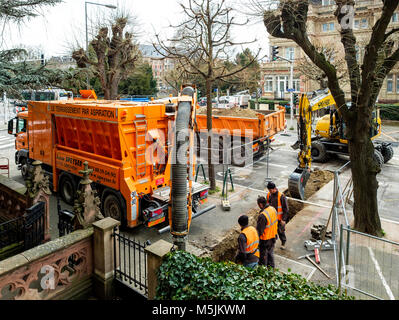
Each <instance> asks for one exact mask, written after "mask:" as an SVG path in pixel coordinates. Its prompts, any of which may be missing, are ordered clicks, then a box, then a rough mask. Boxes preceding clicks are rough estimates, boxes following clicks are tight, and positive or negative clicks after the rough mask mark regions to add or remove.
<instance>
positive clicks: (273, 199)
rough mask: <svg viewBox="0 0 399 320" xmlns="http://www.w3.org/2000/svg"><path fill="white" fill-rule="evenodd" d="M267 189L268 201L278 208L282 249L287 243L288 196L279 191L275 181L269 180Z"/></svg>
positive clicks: (279, 235)
mask: <svg viewBox="0 0 399 320" xmlns="http://www.w3.org/2000/svg"><path fill="white" fill-rule="evenodd" d="M267 189H269V192H268V194H267V197H266V200H267V203H268V204H269V205H270V206H272V207H273V208H275V209H276V210H277V219H278V228H277V233H278V237H279V238H280V240H281V247H280V249H282V250H285V243H286V242H287V236H286V235H285V225H286V223H287V220H288V217H289V216H288V201H287V197H286V196H285V195H284V194H283V193H281V192H280V191H278V189H277V188H276V185H275V184H274V183H273V182H269V183H268V184H267Z"/></svg>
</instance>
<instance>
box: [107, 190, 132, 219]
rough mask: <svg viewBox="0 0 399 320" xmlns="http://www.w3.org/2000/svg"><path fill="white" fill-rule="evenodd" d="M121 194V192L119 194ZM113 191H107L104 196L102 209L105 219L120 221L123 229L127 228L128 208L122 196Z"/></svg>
mask: <svg viewBox="0 0 399 320" xmlns="http://www.w3.org/2000/svg"><path fill="white" fill-rule="evenodd" d="M118 193H119V192H118ZM118 193H117V192H114V191H112V190H111V189H105V190H104V192H103V194H102V197H101V198H102V199H101V208H102V214H103V216H104V217H111V218H113V219H115V220H117V221H120V223H121V227H125V226H126V224H127V222H126V206H125V204H124V203H123V199H122V196H120V195H118Z"/></svg>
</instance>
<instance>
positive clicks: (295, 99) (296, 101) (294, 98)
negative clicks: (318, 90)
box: [293, 93, 299, 106]
mask: <svg viewBox="0 0 399 320" xmlns="http://www.w3.org/2000/svg"><path fill="white" fill-rule="evenodd" d="M293 102H294V106H296V105H298V104H299V96H298V94H297V93H294V94H293Z"/></svg>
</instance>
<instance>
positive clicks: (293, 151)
mask: <svg viewBox="0 0 399 320" xmlns="http://www.w3.org/2000/svg"><path fill="white" fill-rule="evenodd" d="M275 151H285V152H292V153H298V151H295V150H290V149H283V148H281V149H276V150H275Z"/></svg>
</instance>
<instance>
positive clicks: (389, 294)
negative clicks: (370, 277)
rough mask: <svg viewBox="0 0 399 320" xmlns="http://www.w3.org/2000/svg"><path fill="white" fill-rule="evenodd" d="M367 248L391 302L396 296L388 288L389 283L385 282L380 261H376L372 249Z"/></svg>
mask: <svg viewBox="0 0 399 320" xmlns="http://www.w3.org/2000/svg"><path fill="white" fill-rule="evenodd" d="M367 248H368V249H369V252H370V257H371V260H373V262H374V265H375V269H376V270H377V273H378V275H379V276H380V279H381V281H382V284H383V286H384V287H385V290H386V292H387V294H388V296H389V298H390V299H391V300H395V297H394V295H393V293H392V291H391V288H390V287H389V286H388V283H387V281H386V280H385V278H384V275H383V274H382V271H381V268H380V265H379V264H378V261H377V259H376V258H375V256H374V252H373V250H371V248H370V247H367Z"/></svg>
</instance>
